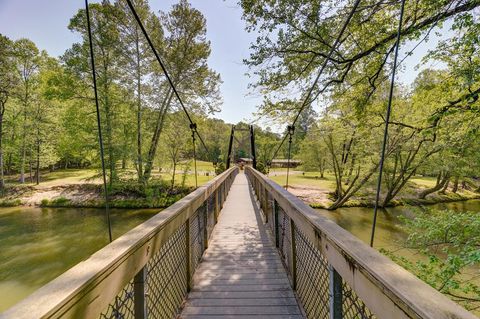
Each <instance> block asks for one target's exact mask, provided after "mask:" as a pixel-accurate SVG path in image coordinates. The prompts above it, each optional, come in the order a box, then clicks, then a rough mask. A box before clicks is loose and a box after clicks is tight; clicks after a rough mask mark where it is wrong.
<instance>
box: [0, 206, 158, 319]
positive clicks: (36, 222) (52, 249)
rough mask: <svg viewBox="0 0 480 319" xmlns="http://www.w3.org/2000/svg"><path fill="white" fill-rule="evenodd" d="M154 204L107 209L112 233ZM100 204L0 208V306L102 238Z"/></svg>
mask: <svg viewBox="0 0 480 319" xmlns="http://www.w3.org/2000/svg"><path fill="white" fill-rule="evenodd" d="M156 212H158V210H145V209H143V210H118V209H112V210H111V217H112V219H111V220H112V229H113V236H114V237H115V238H117V237H119V236H121V235H122V234H124V233H126V232H127V231H128V230H130V229H132V228H134V227H135V226H137V225H138V224H140V223H142V222H143V221H145V220H147V219H149V218H150V217H152V216H153V215H154V214H155V213H156ZM105 220H106V219H105V214H104V210H103V209H89V208H28V207H27V208H26V207H15V208H0V312H2V311H4V310H6V309H7V308H8V307H10V306H12V305H13V304H15V303H16V302H18V301H20V300H21V299H23V298H25V297H26V296H28V295H29V294H31V293H32V292H33V291H35V290H36V289H38V288H39V287H41V286H43V285H44V284H46V283H47V282H49V281H50V280H52V279H54V278H55V277H57V276H58V275H60V274H62V273H63V272H65V271H66V270H67V269H69V268H71V267H72V266H74V265H75V264H77V263H79V262H80V261H82V260H84V259H86V258H88V257H89V256H90V255H92V254H93V253H94V252H95V251H97V250H99V249H100V248H102V247H104V246H105V245H106V244H108V232H107V226H106V221H105Z"/></svg>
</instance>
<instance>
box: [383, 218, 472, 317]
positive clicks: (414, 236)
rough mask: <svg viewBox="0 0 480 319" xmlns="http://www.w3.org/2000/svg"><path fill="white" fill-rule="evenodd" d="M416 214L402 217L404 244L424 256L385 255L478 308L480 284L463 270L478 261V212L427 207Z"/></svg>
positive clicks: (456, 299) (437, 287)
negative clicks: (412, 217) (411, 258)
mask: <svg viewBox="0 0 480 319" xmlns="http://www.w3.org/2000/svg"><path fill="white" fill-rule="evenodd" d="M415 215H416V217H415V218H414V219H407V218H403V222H404V227H403V228H404V230H405V231H406V232H407V234H409V236H408V238H407V239H406V241H405V242H404V243H403V246H404V247H405V248H408V249H416V250H417V251H419V252H420V253H421V254H422V255H423V256H425V257H427V258H425V259H424V260H421V261H417V262H416V263H414V262H412V261H410V260H408V259H406V258H402V257H398V256H396V255H395V254H393V253H392V252H387V253H388V255H389V256H390V257H391V258H393V260H395V261H396V262H398V263H400V264H401V265H402V266H403V267H405V268H406V269H408V270H410V271H412V272H413V273H414V274H416V275H417V276H418V277H419V278H420V279H422V280H423V281H425V282H426V283H428V284H429V285H431V286H432V287H434V288H435V289H437V290H439V291H440V292H442V293H444V294H446V295H447V296H449V297H450V298H451V299H453V300H455V301H456V302H459V303H461V304H462V305H463V306H465V307H466V308H467V309H475V308H478V306H479V305H480V287H479V286H478V284H476V283H475V280H474V278H473V275H472V276H470V275H468V271H465V270H466V269H468V267H478V265H479V263H480V227H479V226H480V216H479V215H478V213H476V212H458V211H450V210H435V209H427V210H425V211H423V210H417V211H416V212H415Z"/></svg>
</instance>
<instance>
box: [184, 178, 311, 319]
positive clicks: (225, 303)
mask: <svg viewBox="0 0 480 319" xmlns="http://www.w3.org/2000/svg"><path fill="white" fill-rule="evenodd" d="M253 205H254V203H253V200H252V198H251V194H250V191H249V186H248V182H247V180H246V178H245V175H243V174H239V175H238V176H237V178H236V179H235V182H234V184H233V185H232V192H230V194H229V195H228V197H227V200H226V202H225V203H224V208H223V209H222V211H221V213H220V215H219V218H218V223H217V225H216V226H215V229H214V231H213V233H212V237H211V239H210V244H209V248H208V249H207V251H206V252H205V254H204V256H203V258H202V262H201V263H200V264H199V266H198V267H197V270H196V272H195V275H194V279H193V289H192V291H191V292H190V294H189V296H188V299H187V302H186V303H185V307H184V309H183V311H182V313H181V315H180V318H195V319H201V318H237V319H238V318H246V317H248V318H251V317H252V316H253V317H254V318H280V319H281V318H303V316H302V315H301V310H300V307H299V306H298V303H297V299H296V298H295V295H294V293H293V291H292V288H291V286H290V282H289V280H288V277H287V275H286V273H285V269H284V267H283V264H282V262H281V261H280V258H279V255H278V252H277V251H276V249H275V247H274V245H273V243H272V241H271V240H270V238H269V236H268V234H267V232H266V230H265V227H264V225H263V221H262V218H261V216H260V213H259V212H258V211H256V210H255V208H254V206H253Z"/></svg>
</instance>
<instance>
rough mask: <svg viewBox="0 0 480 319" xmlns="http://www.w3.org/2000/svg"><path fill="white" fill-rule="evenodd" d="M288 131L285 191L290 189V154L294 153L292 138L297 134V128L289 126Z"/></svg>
mask: <svg viewBox="0 0 480 319" xmlns="http://www.w3.org/2000/svg"><path fill="white" fill-rule="evenodd" d="M287 129H288V158H287V182H286V184H285V189H288V175H289V173H290V153H291V151H292V137H293V134H294V133H295V126H293V125H289V126H288V127H287Z"/></svg>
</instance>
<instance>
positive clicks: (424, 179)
mask: <svg viewBox="0 0 480 319" xmlns="http://www.w3.org/2000/svg"><path fill="white" fill-rule="evenodd" d="M410 182H412V183H415V184H417V185H418V186H420V187H424V188H430V187H433V186H435V184H436V183H437V178H436V177H430V176H415V177H413V178H411V179H410Z"/></svg>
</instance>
